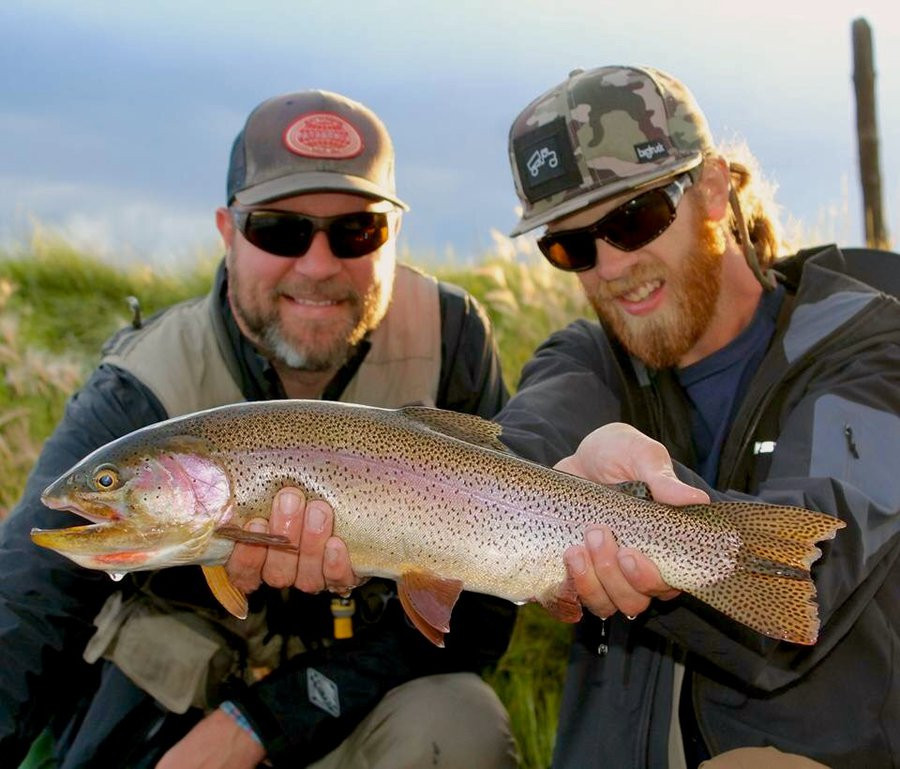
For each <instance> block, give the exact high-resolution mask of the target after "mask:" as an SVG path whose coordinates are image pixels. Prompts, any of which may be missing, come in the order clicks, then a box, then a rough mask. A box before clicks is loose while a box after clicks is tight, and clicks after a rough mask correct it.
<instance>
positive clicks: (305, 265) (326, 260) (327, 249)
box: [293, 230, 342, 280]
mask: <svg viewBox="0 0 900 769" xmlns="http://www.w3.org/2000/svg"><path fill="white" fill-rule="evenodd" d="M293 269H294V270H295V271H296V272H299V273H301V274H303V275H305V276H306V277H307V278H311V279H312V280H325V279H327V278H330V277H332V276H334V275H336V274H337V273H339V272H340V271H341V269H342V265H341V260H340V259H338V258H337V257H336V256H335V255H334V254H333V253H331V246H329V245H328V237H327V236H326V234H325V233H324V232H323V231H321V230H320V231H319V232H317V233H315V234H314V235H313V239H312V241H311V242H310V244H309V250H308V251H307V252H306V253H305V254H304V255H303V256H301V257H298V258H297V259H294V266H293Z"/></svg>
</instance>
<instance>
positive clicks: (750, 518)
mask: <svg viewBox="0 0 900 769" xmlns="http://www.w3.org/2000/svg"><path fill="white" fill-rule="evenodd" d="M693 507H694V509H695V510H696V512H697V514H698V515H703V511H702V509H703V508H707V509H708V512H710V513H712V512H715V514H716V515H721V516H722V518H723V519H724V520H725V521H726V522H727V524H728V525H730V526H732V527H733V528H734V529H735V530H736V531H737V532H738V533H739V534H740V536H741V547H740V550H739V551H738V555H737V564H736V568H735V570H734V571H733V572H732V573H731V574H729V575H728V576H726V577H725V578H724V579H721V580H719V581H717V582H713V583H711V584H709V585H704V586H701V587H692V588H686V590H687V592H689V593H690V594H691V595H693V596H695V597H697V598H699V599H701V600H702V601H705V602H706V603H708V604H710V605H711V606H713V607H715V608H716V609H718V610H719V611H721V612H722V613H723V614H727V615H728V616H729V617H731V618H733V619H736V620H738V621H739V622H743V623H744V624H745V625H748V626H749V627H751V628H753V629H754V630H756V631H758V632H760V633H763V634H764V635H767V636H770V637H772V638H778V639H780V640H783V641H791V642H792V643H797V644H806V645H810V644H814V643H815V642H816V639H817V638H818V635H819V615H818V608H817V606H816V603H815V601H814V598H815V596H816V586H815V584H814V583H813V581H812V578H811V577H810V572H809V569H810V566H811V565H812V563H813V562H814V561H815V560H816V559H817V558H818V557H819V556H820V555H821V554H822V551H821V550H819V548H818V547H816V545H815V543H816V542H818V541H820V540H824V539H831V538H833V537H834V535H835V533H836V532H837V530H838V529H842V528H844V526H845V524H844V522H843V521H841V520H840V519H838V518H834V517H833V516H830V515H825V514H823V513H816V512H812V511H809V510H804V509H802V508H797V507H773V506H771V505H765V504H757V503H752V502H718V503H714V504H711V505H696V506H693ZM682 509H683V510H685V511H687V510H690V509H691V508H682Z"/></svg>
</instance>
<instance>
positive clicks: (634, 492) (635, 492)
mask: <svg viewBox="0 0 900 769" xmlns="http://www.w3.org/2000/svg"><path fill="white" fill-rule="evenodd" d="M610 488H612V489H615V490H616V491H619V492H621V493H622V494H627V495H628V496H629V497H637V498H638V499H646V500H647V501H648V502H652V501H653V494H652V493H651V492H650V487H649V486H648V485H647V484H646V483H644V482H643V481H622V482H621V483H614V484H613V485H612V486H611V487H610Z"/></svg>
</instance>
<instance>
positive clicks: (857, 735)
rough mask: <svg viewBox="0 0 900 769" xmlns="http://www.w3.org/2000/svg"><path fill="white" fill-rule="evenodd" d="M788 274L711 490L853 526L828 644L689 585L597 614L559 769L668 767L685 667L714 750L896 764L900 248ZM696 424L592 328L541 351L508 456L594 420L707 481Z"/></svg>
mask: <svg viewBox="0 0 900 769" xmlns="http://www.w3.org/2000/svg"><path fill="white" fill-rule="evenodd" d="M777 269H778V271H779V272H780V273H781V275H780V281H781V282H782V283H783V284H784V285H785V286H786V288H787V289H788V298H787V299H786V301H785V307H784V308H783V310H782V313H781V317H780V318H779V323H778V330H777V332H776V335H775V337H774V339H773V341H772V343H771V346H770V349H769V351H768V353H767V355H766V358H765V360H764V361H763V364H762V365H761V366H760V368H759V370H758V371H757V373H756V375H755V377H754V379H753V381H752V382H751V384H750V386H749V390H748V392H747V395H746V397H745V399H744V401H743V403H742V405H741V408H740V409H739V412H738V413H737V415H736V417H735V420H734V423H733V425H732V426H731V430H730V433H729V436H728V438H727V441H726V444H725V446H724V449H723V453H722V457H721V463H720V469H719V479H718V483H717V484H716V488H717V490H711V491H712V496H713V497H714V498H747V496H748V495H751V496H752V497H755V498H758V499H761V500H763V501H767V502H772V503H781V504H792V505H800V506H803V507H807V508H810V509H814V510H822V511H825V512H828V513H830V514H833V515H836V516H839V517H840V518H842V519H843V520H844V521H846V523H847V528H845V529H844V530H842V531H841V532H839V533H838V535H837V537H836V539H835V540H833V541H830V542H827V543H825V544H824V545H823V546H822V549H823V557H822V558H821V559H820V560H819V561H818V562H817V563H816V564H815V566H814V568H813V577H814V579H815V582H816V585H817V590H818V602H819V605H820V616H821V619H822V628H821V632H820V636H819V640H818V642H817V643H816V644H815V645H814V646H811V647H805V646H797V645H793V644H790V643H783V642H778V641H775V640H772V639H769V638H765V637H763V636H761V635H759V634H757V633H754V632H753V631H751V630H749V629H747V628H745V627H743V626H741V625H739V624H737V623H735V622H733V621H731V620H729V619H727V618H725V617H724V616H723V615H721V614H719V613H718V612H716V611H715V610H713V609H711V608H709V607H707V606H705V605H703V604H701V603H700V602H699V601H696V600H694V599H692V598H691V597H690V596H686V595H682V596H680V597H679V598H677V599H675V600H673V601H669V602H660V601H655V602H653V603H652V604H651V606H650V609H649V610H648V611H646V612H645V613H644V614H643V615H641V616H640V617H639V618H638V619H637V620H636V621H634V622H626V621H624V620H623V619H622V618H621V616H620V615H615V616H614V617H613V618H611V620H609V621H607V622H605V623H604V622H601V621H600V620H598V619H597V618H595V617H589V618H587V619H586V620H584V621H583V622H582V623H580V625H579V626H578V628H577V631H576V641H575V643H574V644H573V646H572V653H571V658H570V664H569V672H568V676H567V680H566V686H565V691H564V698H563V704H562V710H561V714H560V723H559V731H558V735H557V745H556V752H555V759H554V766H555V767H557V769H574V768H576V767H578V768H579V769H580V768H582V767H593V766H597V767H599V766H615V767H621V768H624V769H628V768H629V767H634V768H637V767H665V766H667V763H668V758H667V741H668V729H669V719H670V713H671V707H672V678H673V666H674V663H675V662H676V661H679V662H684V663H685V665H686V667H687V670H688V675H689V676H690V677H691V678H690V683H691V685H692V689H691V694H692V703H693V707H694V711H695V713H696V717H697V721H698V726H699V730H700V733H701V734H702V737H703V739H704V741H705V742H706V745H707V747H708V749H709V750H710V752H711V753H712V754H713V755H715V754H718V753H721V752H724V751H726V750H729V749H731V748H735V747H739V746H754V745H757V746H762V745H774V746H776V747H778V748H779V749H781V750H784V751H787V752H795V753H799V754H802V755H806V756H809V757H811V758H814V759H817V760H819V761H822V762H824V763H826V764H827V765H828V766H830V767H833V768H834V769H840V768H841V767H847V768H848V769H849V768H850V767H854V768H855V767H861V766H865V767H868V768H871V767H894V766H900V730H898V729H897V724H898V723H900V678H898V677H897V676H896V675H895V671H896V670H898V669H900V565H898V562H897V556H898V554H900V536H898V532H900V515H898V511H900V472H898V469H897V467H896V462H897V457H898V456H900V304H898V302H897V300H896V299H895V298H894V297H892V296H888V295H886V294H885V293H882V292H881V291H879V290H877V289H875V288H873V287H872V285H877V286H880V287H882V289H883V290H884V291H886V292H888V293H890V294H894V295H895V296H896V294H897V289H898V285H897V284H898V280H900V256H898V255H897V254H891V253H886V252H871V251H865V250H854V251H847V252H841V251H840V250H838V249H837V248H836V247H833V246H831V247H827V248H824V249H821V250H819V251H817V252H814V253H812V252H809V253H801V254H798V255H796V256H795V257H791V258H790V259H787V260H783V261H780V262H779V263H778V265H777ZM686 415H687V406H686V404H685V402H684V397H683V394H682V393H681V392H680V391H679V388H678V385H677V384H676V382H675V381H674V377H673V376H671V372H667V371H648V370H646V369H644V368H643V367H642V366H640V364H635V362H633V361H630V360H629V359H628V357H627V356H626V355H625V354H624V353H623V351H622V350H621V349H619V348H618V346H617V345H615V344H613V343H611V342H610V341H609V339H607V337H606V336H605V334H604V332H603V330H602V329H601V327H600V326H599V325H598V324H596V323H589V322H586V321H578V322H576V323H574V324H572V325H571V326H569V327H568V328H566V329H564V330H562V331H560V332H559V333H557V334H555V335H554V336H552V337H551V338H550V339H549V340H548V341H547V342H546V343H545V344H544V345H543V346H542V347H541V349H540V350H539V351H538V352H537V354H536V356H535V357H534V359H533V360H532V361H531V362H530V363H529V364H528V366H527V367H526V369H525V370H524V371H523V376H522V381H521V383H520V387H519V391H518V394H517V395H516V396H515V397H514V398H513V399H512V400H511V401H510V403H509V404H508V405H507V407H506V408H505V409H504V411H503V412H502V414H501V415H500V417H499V420H500V421H501V422H502V424H503V426H504V440H505V441H506V442H507V443H508V444H509V445H510V446H511V447H512V448H513V449H514V450H516V451H518V452H519V453H522V454H525V455H527V456H529V457H531V458H533V459H535V460H538V461H541V462H544V463H553V462H555V461H557V460H558V459H560V458H561V457H562V456H565V455H566V454H569V453H571V452H572V451H574V449H575V448H576V446H577V445H578V442H579V441H580V439H581V438H582V437H583V436H584V435H585V434H586V433H588V432H589V431H590V430H592V429H593V428H595V427H598V426H600V425H602V424H604V423H606V422H610V421H626V422H631V423H633V424H635V425H636V426H638V427H639V428H641V429H642V430H644V431H645V432H648V433H649V434H651V435H653V436H654V437H656V438H657V439H659V440H661V441H662V442H663V443H665V444H666V446H667V447H668V449H669V451H670V452H671V453H672V455H673V456H674V457H675V458H676V459H678V460H679V461H680V462H681V463H682V464H680V465H679V467H678V472H679V475H680V476H681V477H682V478H683V479H684V480H686V481H688V482H690V483H692V484H694V485H697V486H703V487H705V484H704V483H703V482H702V481H701V480H699V478H698V477H697V476H696V475H695V474H694V473H692V472H691V470H690V467H691V462H692V449H691V445H690V432H689V427H688V424H689V422H688V421H687V419H686ZM773 447H774V450H773V451H772V450H771V449H772V448H773ZM708 490H709V489H708ZM601 634H602V636H603V637H602V638H601ZM601 641H602V642H603V643H605V644H606V645H608V648H609V651H608V653H606V654H599V653H598V646H599V644H600V643H601Z"/></svg>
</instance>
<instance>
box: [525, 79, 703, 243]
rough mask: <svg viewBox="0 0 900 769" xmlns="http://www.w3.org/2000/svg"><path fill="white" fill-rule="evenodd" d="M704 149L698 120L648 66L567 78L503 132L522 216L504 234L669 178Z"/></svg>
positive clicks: (689, 104)
mask: <svg viewBox="0 0 900 769" xmlns="http://www.w3.org/2000/svg"><path fill="white" fill-rule="evenodd" d="M712 150H713V142H712V137H711V135H710V131H709V126H708V125H707V123H706V118H705V117H704V115H703V113H702V112H701V111H700V108H699V107H698V106H697V103H696V101H695V100H694V97H693V95H692V94H691V92H690V91H689V90H688V89H687V87H686V86H684V85H683V84H682V83H680V82H679V81H678V80H676V79H675V78H673V77H672V76H671V75H667V74H666V73H664V72H661V71H660V70H657V69H651V68H649V67H623V66H612V67H599V68H597V69H591V70H588V71H584V70H580V69H578V70H575V71H573V72H572V73H570V75H569V77H568V78H567V79H566V80H565V81H564V82H563V83H560V84H559V85H557V86H554V87H553V88H551V89H550V90H549V91H547V92H545V93H544V94H542V95H541V96H539V97H538V98H537V99H535V100H534V101H533V102H532V103H531V104H529V105H528V106H527V107H526V108H525V109H524V110H522V112H521V113H519V115H518V117H517V118H516V119H515V122H513V125H512V128H511V129H510V133H509V158H510V164H511V166H512V173H513V179H514V181H515V185H516V194H517V195H518V196H519V199H520V200H521V201H522V208H523V210H522V218H521V219H520V220H519V223H518V224H517V225H516V227H515V229H514V230H513V231H512V233H511V234H512V235H521V234H522V233H523V232H528V231H529V230H532V229H534V228H535V227H539V226H541V225H543V224H547V223H548V222H552V221H554V220H556V219H559V218H561V217H563V216H568V215H569V214H572V213H575V212H576V211H580V210H581V209H583V208H587V207H588V206H591V205H593V204H595V203H598V202H600V201H602V200H605V199H607V198H610V197H613V196H615V195H619V194H621V193H622V192H627V191H630V190H637V189H640V188H642V187H646V186H649V185H653V184H657V183H659V182H661V181H663V180H665V179H668V178H671V177H673V176H677V175H678V174H681V173H684V172H685V171H688V170H690V169H692V168H695V167H696V166H698V165H700V163H702V162H703V156H704V154H705V153H707V152H711V151H712Z"/></svg>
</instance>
